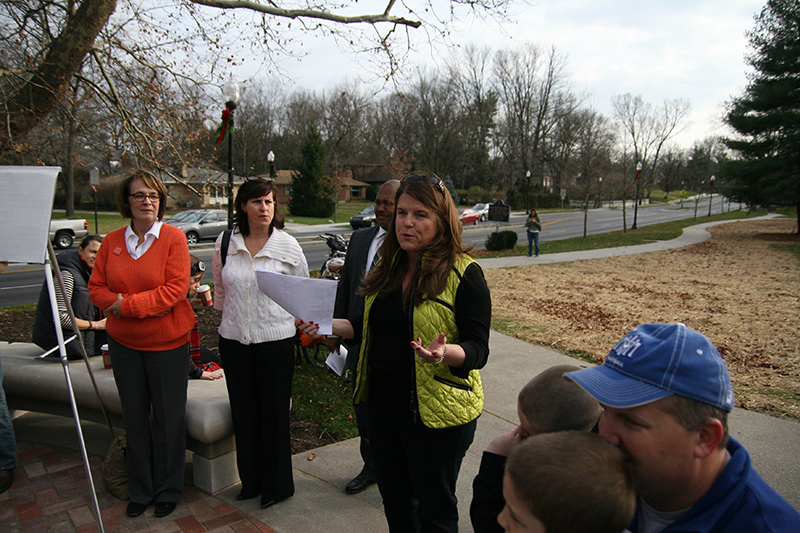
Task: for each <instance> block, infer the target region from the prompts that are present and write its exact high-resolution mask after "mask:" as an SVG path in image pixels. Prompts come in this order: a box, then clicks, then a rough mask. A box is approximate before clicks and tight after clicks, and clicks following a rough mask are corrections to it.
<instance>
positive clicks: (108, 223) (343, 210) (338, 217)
mask: <svg viewBox="0 0 800 533" xmlns="http://www.w3.org/2000/svg"><path fill="white" fill-rule="evenodd" d="M370 205H373V203H372V202H339V204H338V205H337V207H336V213H335V215H334V216H331V217H330V218H324V217H301V216H293V215H292V214H291V213H288V212H287V209H286V206H281V207H280V210H281V213H282V214H283V217H284V219H285V220H287V221H291V222H294V223H297V224H309V225H315V224H328V221H329V220H333V221H334V222H337V223H339V222H341V223H347V222H350V217H351V216H353V215H356V214H358V213H360V212H361V210H362V209H364V208H365V207H367V206H370ZM175 213H176V211H167V213H166V215H165V216H164V218H168V217H169V216H170V215H173V214H175ZM51 216H52V218H54V219H56V218H58V219H62V218H67V217H66V215H65V214H64V213H63V212H54V213H52V215H51ZM72 218H85V219H86V222H88V223H89V233H95V216H94V211H75V216H74V217H72ZM127 223H128V221H127V220H125V219H124V218H122V216H120V214H119V213H117V212H99V213H98V214H97V229H98V230H99V231H98V233H100V234H101V235H105V234H107V233H108V232H110V231H112V230H115V229H117V228H121V227H122V226H124V225H126V224H127Z"/></svg>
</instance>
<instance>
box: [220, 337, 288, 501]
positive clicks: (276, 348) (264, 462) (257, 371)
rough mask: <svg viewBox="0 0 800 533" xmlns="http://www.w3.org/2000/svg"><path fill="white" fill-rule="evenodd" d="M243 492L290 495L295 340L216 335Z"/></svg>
mask: <svg viewBox="0 0 800 533" xmlns="http://www.w3.org/2000/svg"><path fill="white" fill-rule="evenodd" d="M219 353H220V357H221V358H222V366H223V368H224V369H225V382H226V384H227V386H228V399H229V400H230V404H231V417H232V418H233V432H234V435H235V436H236V465H237V467H238V469H239V479H241V481H242V493H243V494H246V495H248V496H254V495H256V494H259V493H260V494H261V498H262V500H264V501H271V500H274V501H280V500H285V499H286V498H288V497H290V496H292V495H293V494H294V479H293V477H292V447H291V440H290V435H289V402H290V400H291V396H292V376H293V374H294V339H293V338H292V337H290V338H288V339H283V340H279V341H273V342H262V343H258V344H249V345H245V344H241V343H239V342H237V341H233V340H230V339H225V338H222V337H220V339H219Z"/></svg>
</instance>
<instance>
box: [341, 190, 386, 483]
mask: <svg viewBox="0 0 800 533" xmlns="http://www.w3.org/2000/svg"><path fill="white" fill-rule="evenodd" d="M399 186H400V180H389V181H387V182H385V183H384V184H383V185H381V188H380V189H379V190H378V195H377V196H376V197H375V220H376V221H377V223H378V225H377V226H373V227H371V228H365V229H360V230H358V231H356V232H355V233H353V235H352V236H351V237H350V242H349V244H348V245H347V255H346V256H345V260H344V268H343V269H342V275H341V278H340V279H339V285H338V287H337V288H336V305H335V307H334V309H333V316H334V318H346V319H348V320H354V319H355V317H357V316H361V315H362V313H363V312H364V297H363V296H361V295H359V294H358V290H359V289H361V287H363V283H362V281H363V278H364V276H365V275H366V274H368V273H369V271H370V270H372V267H373V266H374V265H375V264H376V263H377V262H378V261H377V260H378V259H379V258H380V248H381V245H382V244H383V240H384V238H385V237H386V231H387V230H388V229H389V224H391V222H392V219H393V218H394V201H395V198H394V197H395V193H396V192H397V188H398V187H399ZM327 346H328V349H329V350H331V351H333V350H334V349H336V348H337V347H338V346H339V339H338V338H332V339H330V340H329V341H328V342H327ZM360 346H361V338H360V337H359V338H357V339H348V341H347V349H348V352H347V367H348V368H349V369H350V371H351V372H353V373H354V375H355V372H356V366H357V365H358V351H359V348H360ZM355 381H356V380H355V378H354V379H353V382H354V383H355ZM355 411H356V423H357V424H358V433H359V435H360V437H361V444H360V448H359V449H360V452H361V458H362V459H363V460H364V466H363V467H362V468H361V472H360V473H359V474H358V475H357V476H356V477H355V478H353V479H352V480H351V481H350V482H349V483H348V484H347V486H346V487H345V489H344V490H345V492H347V493H348V494H358V493H359V492H362V491H364V490H366V489H367V487H369V486H370V485H372V484H374V483H375V481H376V477H375V468H374V466H373V464H372V451H371V450H370V444H369V430H368V418H369V417H368V410H367V402H362V403H360V404H358V405H356V406H355Z"/></svg>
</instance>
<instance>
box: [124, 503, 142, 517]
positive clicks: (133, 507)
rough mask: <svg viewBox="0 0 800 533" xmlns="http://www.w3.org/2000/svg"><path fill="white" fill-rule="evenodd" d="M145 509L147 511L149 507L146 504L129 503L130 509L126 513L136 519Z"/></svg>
mask: <svg viewBox="0 0 800 533" xmlns="http://www.w3.org/2000/svg"><path fill="white" fill-rule="evenodd" d="M145 509H147V505H145V504H144V503H136V502H128V509H127V510H126V511H125V512H126V514H127V515H128V516H130V517H131V518H136V517H137V516H139V515H140V514H142V513H143V512H144V511H145Z"/></svg>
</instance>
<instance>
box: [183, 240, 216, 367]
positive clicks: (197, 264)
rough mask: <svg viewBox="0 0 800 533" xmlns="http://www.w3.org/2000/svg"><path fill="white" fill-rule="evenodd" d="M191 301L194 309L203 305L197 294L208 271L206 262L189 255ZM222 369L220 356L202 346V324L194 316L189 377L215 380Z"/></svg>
mask: <svg viewBox="0 0 800 533" xmlns="http://www.w3.org/2000/svg"><path fill="white" fill-rule="evenodd" d="M189 261H190V263H189V264H190V266H189V275H190V279H189V295H188V298H189V303H190V304H192V309H194V310H195V313H197V310H198V309H199V308H200V307H202V306H203V301H202V299H201V298H200V295H199V294H197V287H199V286H200V282H201V281H202V280H203V276H204V275H205V272H206V264H205V263H204V262H202V261H201V260H200V259H199V258H198V257H196V256H194V255H191V254H190V255H189ZM221 369H222V366H221V365H220V360H219V356H218V355H217V354H215V353H214V352H212V351H211V350H209V349H208V348H205V347H203V346H200V325H199V324H198V322H197V314H195V317H194V328H192V331H191V332H190V333H189V379H206V380H214V379H219V378H221V377H222V372H218V371H219V370H221Z"/></svg>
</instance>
